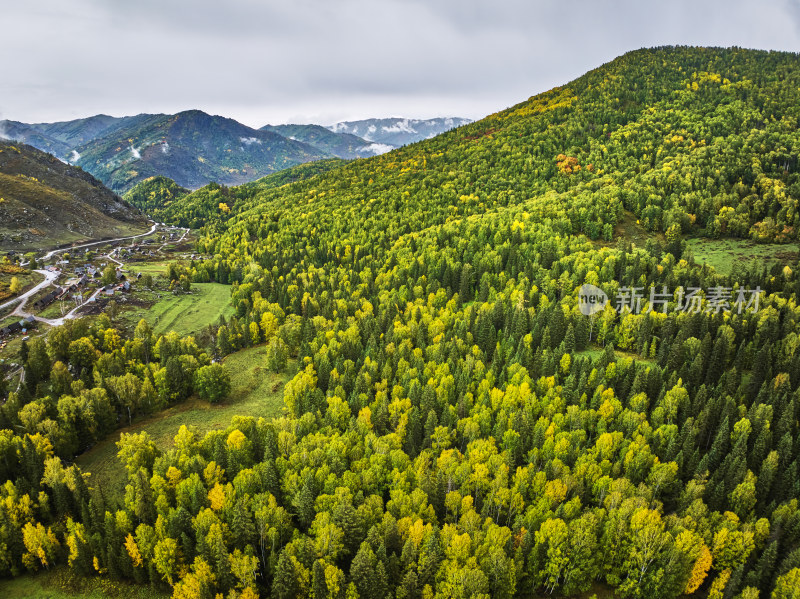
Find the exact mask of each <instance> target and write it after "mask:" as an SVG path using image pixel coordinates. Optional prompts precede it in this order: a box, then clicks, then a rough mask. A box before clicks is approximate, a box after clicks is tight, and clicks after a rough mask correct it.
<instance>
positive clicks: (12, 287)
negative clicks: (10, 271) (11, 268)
mask: <svg viewBox="0 0 800 599" xmlns="http://www.w3.org/2000/svg"><path fill="white" fill-rule="evenodd" d="M8 290H9V291H10V292H11V293H13V294H14V295H16V294H18V293H19V292H20V291H22V283H20V282H19V279H18V278H17V277H11V283H10V284H9V286H8Z"/></svg>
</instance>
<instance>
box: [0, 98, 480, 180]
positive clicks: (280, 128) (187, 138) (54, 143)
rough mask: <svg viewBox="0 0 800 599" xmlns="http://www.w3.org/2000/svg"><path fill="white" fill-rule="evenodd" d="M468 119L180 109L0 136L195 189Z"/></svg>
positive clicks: (401, 141) (370, 149)
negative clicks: (257, 125) (250, 120)
mask: <svg viewBox="0 0 800 599" xmlns="http://www.w3.org/2000/svg"><path fill="white" fill-rule="evenodd" d="M468 122H469V121H468V120H467V119H462V118H436V119H429V120H414V119H401V118H390V119H368V120H363V121H347V122H342V123H336V124H335V125H331V126H330V127H322V126H320V125H274V126H273V125H266V126H264V127H262V128H261V129H253V128H251V127H247V126H246V125H243V124H241V123H239V122H237V121H235V120H233V119H229V118H225V117H221V116H211V115H209V114H206V113H205V112H202V111H200V110H188V111H185V112H180V113H178V114H174V115H167V114H140V115H136V116H128V117H121V118H120V117H112V116H108V115H96V116H92V117H89V118H84V119H77V120H73V121H64V122H58V123H34V124H28V123H21V122H18V121H7V120H6V121H0V137H4V138H8V139H12V140H15V141H19V142H23V143H26V144H29V145H31V146H34V147H35V148H38V149H40V150H42V151H44V152H48V153H51V154H53V155H55V156H56V157H58V158H60V159H62V160H64V161H66V162H69V163H70V164H74V165H77V166H80V167H81V168H83V169H84V170H86V171H87V172H89V173H91V174H92V175H94V176H95V177H97V178H98V179H100V180H101V181H102V182H103V183H105V184H106V185H107V186H108V187H110V188H111V189H112V190H114V191H115V192H117V193H124V192H125V191H127V190H129V189H131V188H132V187H133V186H135V185H136V184H137V183H139V182H140V181H144V180H146V179H149V178H151V177H155V176H159V175H161V176H165V177H168V178H170V179H172V180H173V181H175V182H176V183H177V184H178V185H180V186H182V187H185V188H188V189H197V188H199V187H202V186H203V185H206V184H207V183H209V182H212V181H214V182H217V183H220V184H223V185H238V184H241V183H246V182H249V181H254V180H256V179H259V178H261V177H264V176H266V175H269V174H272V173H274V172H277V171H280V170H282V169H285V168H289V167H291V166H295V165H297V164H302V163H305V162H310V161H314V160H321V159H326V158H344V159H353V158H362V157H367V156H373V155H376V154H381V153H383V152H387V151H389V150H392V149H394V148H395V147H399V146H401V145H405V144H408V143H413V142H415V141H419V140H421V139H426V138H429V137H433V136H434V135H437V134H439V133H442V132H444V131H446V130H448V129H451V128H453V127H457V126H460V125H463V124H465V123H468Z"/></svg>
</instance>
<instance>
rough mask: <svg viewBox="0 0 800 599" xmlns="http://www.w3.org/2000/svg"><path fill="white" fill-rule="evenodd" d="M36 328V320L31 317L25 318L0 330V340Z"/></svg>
mask: <svg viewBox="0 0 800 599" xmlns="http://www.w3.org/2000/svg"><path fill="white" fill-rule="evenodd" d="M35 326H36V319H34V317H33V316H28V317H27V318H23V319H22V320H20V321H19V322H12V323H11V324H10V325H7V326H5V327H3V328H2V329H0V338H2V337H9V336H11V335H15V334H17V333H23V334H24V333H27V332H28V330H29V329H32V328H34V327H35Z"/></svg>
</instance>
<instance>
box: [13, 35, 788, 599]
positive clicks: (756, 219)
mask: <svg viewBox="0 0 800 599" xmlns="http://www.w3.org/2000/svg"><path fill="white" fill-rule="evenodd" d="M799 117H800V62H799V61H798V55H797V54H792V53H776V52H758V51H748V50H741V49H738V48H734V49H718V48H683V47H677V48H676V47H666V48H655V49H649V50H641V51H637V52H632V53H629V54H626V55H624V56H622V57H620V58H618V59H616V60H614V61H612V62H610V63H608V64H606V65H602V66H601V67H599V68H597V69H595V70H593V71H591V72H589V73H587V74H586V75H584V76H583V77H580V78H578V79H576V80H575V81H572V82H570V83H567V84H565V85H563V86H561V87H558V88H555V89H553V90H550V91H548V92H546V93H543V94H539V95H537V96H534V97H532V98H530V99H528V100H526V101H524V102H521V103H520V104H518V105H516V106H512V107H511V108H508V109H506V110H502V111H500V112H498V113H496V114H493V115H490V116H488V117H487V118H485V119H483V120H481V121H479V122H476V123H473V124H469V125H465V126H463V127H459V128H458V129H455V130H453V131H449V132H447V133H444V134H442V135H439V136H437V137H434V138H432V139H430V140H425V141H422V142H420V143H416V144H413V145H408V146H405V147H403V148H400V149H398V150H395V151H392V152H389V153H387V154H383V155H381V156H377V157H373V158H367V159H364V160H355V161H351V162H347V163H345V164H341V163H339V164H334V165H333V168H331V169H329V170H322V171H321V172H320V171H317V172H314V168H315V164H319V163H313V164H309V165H302V166H299V167H296V168H297V169H299V170H301V171H304V174H305V175H311V176H303V177H299V178H298V179H297V180H296V181H293V182H289V183H288V184H286V185H280V186H279V187H276V185H277V184H279V183H280V180H281V179H280V178H281V174H280V173H278V174H275V175H272V176H271V177H270V178H268V179H266V180H264V181H262V182H259V183H253V184H250V185H245V186H239V187H235V188H221V187H219V186H216V185H214V186H211V185H209V186H208V187H206V188H204V189H202V190H198V191H197V192H195V193H193V194H191V195H190V196H188V197H187V198H186V199H187V200H188V199H191V201H184V202H175V203H173V204H172V205H171V206H170V209H173V207H174V209H175V210H176V212H175V214H174V216H173V217H172V218H175V219H181V218H185V219H196V220H197V222H198V223H203V222H204V223H206V224H205V225H204V227H203V228H202V229H201V231H200V232H199V235H198V237H197V241H196V243H195V256H194V257H193V259H192V260H186V261H182V262H180V263H177V264H173V265H170V268H169V274H168V277H169V279H171V280H172V281H173V282H176V281H182V282H183V283H189V282H193V283H207V282H216V283H217V284H226V285H230V297H231V303H232V310H231V311H230V313H229V314H228V315H227V316H226V317H225V319H224V320H220V322H219V323H218V325H215V326H212V327H211V328H210V329H209V330H208V331H206V334H204V335H203V337H202V338H201V337H197V338H194V337H183V338H182V337H181V336H180V335H178V334H177V333H173V334H170V335H165V336H163V337H159V336H158V335H154V334H153V332H152V330H151V329H150V328H149V327H148V326H147V324H146V323H143V324H140V325H139V326H137V327H136V330H135V332H134V335H132V336H131V335H121V334H120V333H119V332H118V331H117V330H115V328H114V327H113V326H112V325H111V323H110V321H109V320H107V319H106V320H105V321H103V319H99V320H98V321H97V323H95V324H94V326H92V327H88V326H75V327H69V328H68V327H63V328H62V329H60V333H59V334H58V335H52V334H51V336H50V338H49V340H48V341H47V342H46V343H45V342H42V341H41V340H39V339H37V340H35V343H34V342H32V343H31V348H30V352H29V355H28V359H27V361H26V364H25V368H26V385H27V387H29V388H30V391H29V394H30V396H31V397H25V398H24V399H25V400H26V401H22V399H23V397H22V394H20V396H19V397H18V396H17V394H16V393H15V392H12V393H9V399H8V401H6V402H4V403H3V404H2V406H0V409H2V415H3V416H5V417H6V419H7V421H8V422H9V423H10V428H9V429H8V430H7V431H6V439H7V441H6V447H7V451H6V452H5V455H4V457H5V459H4V460H0V480H2V475H4V476H5V478H6V479H8V482H7V483H6V484H5V485H3V486H2V487H0V489H5V491H4V492H5V493H6V501H5V504H4V505H6V506H8V508H9V509H11V508H13V507H14V506H17V505H20V506H30V505H33V504H34V503H35V502H38V503H37V505H47V506H50V509H47V510H45V509H38V510H25V509H20V510H17V511H16V512H15V514H17V512H18V517H15V518H8V519H7V522H6V526H4V527H2V529H0V534H2V537H3V539H2V540H3V543H2V544H0V549H2V548H3V547H5V548H6V549H4V550H3V551H4V552H3V559H0V575H16V574H18V572H20V571H21V570H22V568H23V566H24V565H31V564H33V565H39V564H40V563H41V564H42V566H44V564H45V562H44V560H45V559H46V560H47V562H46V563H47V565H48V567H52V565H53V564H55V563H68V560H70V558H71V559H72V562H71V563H72V564H74V566H73V567H74V568H75V569H76V570H77V571H80V572H87V573H92V572H96V571H98V570H99V571H107V572H108V573H109V575H110V576H118V577H124V578H129V579H134V580H136V581H138V582H140V583H142V584H145V583H147V582H148V581H150V582H155V583H156V584H162V585H163V582H162V581H166V582H167V583H169V584H170V585H173V586H174V588H173V589H172V591H173V592H174V595H175V596H176V597H184V596H195V595H198V594H199V595H204V596H215V595H216V594H220V595H222V596H225V595H226V594H230V596H234V595H236V596H239V594H240V592H241V595H245V594H248V595H250V596H256V595H258V596H267V595H270V596H272V597H311V596H316V597H323V596H329V595H330V596H337V597H339V596H342V595H347V596H350V597H361V598H370V599H372V598H374V599H383V598H385V597H395V598H401V597H403V598H407V599H410V598H412V597H413V598H420V597H436V598H451V597H455V598H467V597H481V598H485V597H497V598H503V599H511V598H520V599H530V598H531V597H544V596H559V597H561V596H565V597H571V596H576V597H585V596H589V595H602V596H612V595H613V596H614V597H619V598H620V599H644V598H647V599H676V598H677V597H680V596H697V597H706V596H708V597H712V598H719V597H732V598H741V599H757V598H758V597H762V598H764V599H766V598H770V597H771V598H772V599H788V598H794V597H795V596H796V594H797V589H798V588H800V503H799V502H798V497H800V447H798V439H800V360H797V358H796V353H797V351H798V347H800V308H798V305H800V303H799V301H798V300H799V299H800V272H798V271H799V270H800V269H798V268H797V265H796V264H785V265H781V264H777V265H775V266H773V267H770V268H769V269H765V268H762V267H761V266H760V265H749V264H737V265H735V266H734V268H733V269H732V272H731V273H730V274H720V273H718V272H716V271H715V270H714V269H712V268H710V267H707V266H702V265H700V264H697V263H695V261H694V260H693V258H692V255H691V252H690V251H687V246H686V244H685V242H684V235H686V234H690V235H693V236H697V235H701V234H702V235H711V236H719V237H723V236H724V237H731V236H739V237H749V238H751V239H752V240H754V241H762V240H765V239H770V240H773V241H780V242H784V243H785V244H786V245H789V244H790V243H792V244H795V243H796V241H797V234H798V233H797V230H798V226H797V225H798V222H797V219H798V215H797V202H798V199H799V198H800V194H798V187H797V186H798V170H799V168H798V163H797V153H798V149H800V130H798V118H799ZM234 200H235V201H234ZM229 202H230V203H229ZM223 204H224V206H223ZM637 221H638V222H637ZM622 225H625V226H622ZM626 227H628V228H626ZM630 229H633V230H635V233H636V235H635V236H632V235H629V233H630ZM634 237H635V238H636V239H637V240H642V241H641V242H640V243H639V244H638V245H635V244H634V243H633V238H634ZM642 238H644V239H642ZM585 285H591V286H592V288H589V289H588V291H587V289H586V288H585V287H584V286H585ZM187 286H188V285H187ZM593 287H597V288H599V291H598V290H595V289H593ZM600 292H602V293H603V294H605V295H607V296H608V298H610V301H608V302H606V303H603V302H601V303H600V304H590V303H589V302H587V301H586V297H587V295H591V296H592V297H601V296H600ZM637 297H638V298H639V299H640V300H641V301H640V302H637V301H635V300H636V298H637ZM748 300H749V301H748ZM737 304H738V307H737ZM598 306H599V307H600V308H601V310H600V311H599V312H594V310H587V308H589V309H591V308H595V307H598ZM590 312H591V315H590ZM104 327H105V328H104ZM131 337H133V338H131ZM123 339H125V340H124V341H123ZM200 345H202V347H200ZM248 347H260V348H264V349H263V352H264V354H263V356H264V357H263V358H262V357H261V355H262V354H259V358H258V361H257V362H256V361H254V362H253V365H252V367H251V368H252V374H253V376H255V377H258V378H259V379H261V380H268V379H267V377H266V376H265V374H266V373H265V372H264V369H267V370H269V371H272V372H274V373H282V372H285V371H287V369H288V371H289V373H288V374H289V375H291V376H292V378H291V380H290V381H289V382H288V383H286V385H285V386H284V388H283V390H282V393H283V404H284V406H283V411H282V413H281V416H280V417H279V418H272V419H270V418H266V417H265V416H266V414H265V413H264V412H263V406H262V407H261V409H260V410H257V411H253V412H250V413H249V415H248V416H244V415H243V416H239V417H236V418H234V419H233V420H232V421H231V422H230V424H229V425H228V426H227V427H226V428H222V427H218V428H217V427H216V424H217V423H216V422H215V429H214V430H211V431H210V432H208V433H207V434H206V435H205V436H202V435H200V434H198V433H197V431H196V430H192V429H191V428H189V427H182V428H181V429H180V430H179V431H175V436H174V442H173V441H172V440H170V439H169V438H168V437H169V435H166V434H164V431H163V429H160V428H157V429H150V430H153V431H156V430H157V431H158V433H157V434H156V433H155V432H154V435H153V437H151V436H149V435H148V434H147V433H146V432H143V433H142V434H136V435H133V434H126V435H124V436H122V437H121V439H120V444H119V449H120V451H119V458H120V460H119V462H118V464H117V470H116V472H117V473H118V474H119V476H120V477H125V478H126V483H127V486H126V492H125V494H124V497H123V496H122V494H121V493H115V492H114V491H113V490H111V489H108V488H102V489H101V488H99V487H100V486H101V484H102V483H100V482H98V479H97V478H96V477H84V476H82V475H81V472H80V471H78V470H77V468H76V467H75V466H74V465H72V466H68V467H65V466H64V465H63V464H64V463H67V462H69V461H72V460H73V458H74V455H75V454H76V453H77V452H79V451H83V450H85V449H86V448H88V447H90V446H91V445H92V444H93V443H96V442H97V441H98V439H99V438H100V437H102V436H103V435H105V434H108V433H110V432H112V431H115V426H116V425H117V424H118V423H119V424H121V423H124V422H128V423H130V419H131V417H132V415H133V416H136V415H139V414H146V413H149V412H150V411H151V410H153V409H154V406H155V405H156V404H157V402H159V401H160V402H161V403H162V405H164V404H176V403H177V402H180V401H183V400H185V399H187V398H189V397H191V396H192V395H193V394H198V395H201V396H204V397H209V398H213V401H216V400H218V399H223V401H228V400H231V399H232V398H228V400H225V399H224V397H223V396H224V395H225V393H226V389H229V388H230V381H229V380H228V379H229V376H230V375H229V376H228V377H226V360H225V358H224V357H225V356H226V355H230V354H232V353H233V352H236V351H238V350H241V349H244V348H248ZM94 348H97V350H96V352H95V351H93V350H94ZM84 349H85V350H88V351H84ZM259 351H262V350H259ZM101 354H102V355H101ZM212 356H214V358H219V361H218V362H217V363H215V364H212V363H211V362H212ZM57 360H58V362H60V364H56V365H55V366H54V364H55V363H56V361H57ZM67 363H68V364H67ZM228 363H229V362H228ZM51 371H52V372H53V374H52V375H51V374H50V373H51ZM78 372H81V374H80V375H78V374H77V373H78ZM72 373H75V374H74V375H73V374H72ZM123 373H124V374H123ZM77 376H80V378H81V380H82V381H83V383H82V385H83V386H81V385H72V379H73V377H77ZM91 384H94V385H95V387H94V388H92V389H88V388H84V386H88V385H91ZM59 389H60V390H61V393H60V395H61V397H58V398H56V397H54V395H59ZM109 390H110V392H109ZM272 390H273V392H274V391H279V390H280V385H277V386H275V387H273V388H272ZM78 393H80V397H74V396H73V395H72V394H75V395H77V394H78ZM115 396H116V397H115ZM56 400H57V401H56ZM54 405H57V406H58V409H57V410H55V409H54V408H53V406H54ZM84 406H85V408H84ZM83 413H92V414H98V415H100V416H102V418H103V419H102V422H101V424H103V428H97V429H91V428H89V427H88V426H87V423H86V421H84V420H82V419H81V416H80V415H81V414H83ZM154 420H156V421H158V420H159V419H154ZM151 422H152V420H151ZM143 426H145V427H146V426H147V424H146V422H145V423H144V424H143ZM156 426H159V425H158V424H156ZM129 430H131V429H129ZM30 431H36V432H38V433H39V434H40V435H41V437H38V438H35V436H34V435H32V434H31V433H30ZM115 436H116V435H115ZM45 439H46V440H47V441H48V442H49V444H48V443H45V442H44V440H45ZM34 441H36V442H34ZM53 455H55V458H56V459H53V457H52V456H53ZM58 458H60V459H58ZM43 473H44V474H43ZM112 495H113V496H112ZM103 505H115V506H117V507H116V508H115V509H117V511H116V512H115V513H113V514H112V512H111V511H108V510H107V511H105V516H104V515H103V513H104V512H103V510H102V509H97V507H98V506H103ZM65 522H66V523H67V525H66V526H65V525H64V523H65ZM61 547H68V548H70V554H69V556H67V555H65V553H66V552H65V551H60V548H61ZM73 549H74V551H72V550H73ZM37 560H38V561H37ZM231 591H232V592H231Z"/></svg>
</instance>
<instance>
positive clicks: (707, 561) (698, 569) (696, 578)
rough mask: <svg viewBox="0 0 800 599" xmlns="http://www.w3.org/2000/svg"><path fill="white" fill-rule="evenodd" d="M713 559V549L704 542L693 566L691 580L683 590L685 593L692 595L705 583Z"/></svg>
mask: <svg viewBox="0 0 800 599" xmlns="http://www.w3.org/2000/svg"><path fill="white" fill-rule="evenodd" d="M711 561H712V557H711V550H710V549H709V548H708V547H707V546H706V544H705V543H703V546H702V547H701V548H700V555H698V556H697V559H696V560H695V562H694V566H693V567H692V573H691V574H690V575H689V581H688V582H687V583H686V588H685V589H684V591H683V592H684V593H686V594H687V595H691V594H692V593H694V592H695V591H696V590H697V589H699V588H700V585H701V584H703V581H704V580H705V579H706V576H708V570H709V569H710V568H711Z"/></svg>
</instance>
